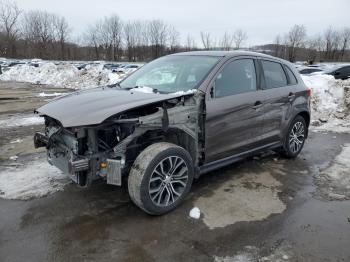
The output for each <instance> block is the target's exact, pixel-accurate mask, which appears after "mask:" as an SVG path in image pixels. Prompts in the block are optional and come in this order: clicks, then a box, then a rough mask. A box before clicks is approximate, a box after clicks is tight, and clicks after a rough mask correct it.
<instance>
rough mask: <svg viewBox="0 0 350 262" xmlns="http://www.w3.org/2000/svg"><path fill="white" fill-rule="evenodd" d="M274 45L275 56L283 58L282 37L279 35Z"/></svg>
mask: <svg viewBox="0 0 350 262" xmlns="http://www.w3.org/2000/svg"><path fill="white" fill-rule="evenodd" d="M273 44H274V56H276V57H281V55H282V54H281V51H282V45H281V35H280V34H278V35H277V36H276V37H275V40H274V42H273Z"/></svg>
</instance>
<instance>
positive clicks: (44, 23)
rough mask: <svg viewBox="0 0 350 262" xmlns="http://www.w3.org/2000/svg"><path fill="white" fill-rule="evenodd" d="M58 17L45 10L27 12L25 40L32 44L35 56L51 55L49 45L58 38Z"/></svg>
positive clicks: (46, 56)
mask: <svg viewBox="0 0 350 262" xmlns="http://www.w3.org/2000/svg"><path fill="white" fill-rule="evenodd" d="M56 18H57V16H56V15H54V14H51V13H48V12H45V11H29V12H27V13H25V16H24V25H23V34H24V37H25V40H26V41H28V42H29V43H30V45H31V46H32V49H33V50H32V51H33V52H34V55H35V56H38V57H42V58H48V57H50V54H49V53H50V51H51V50H49V46H50V45H52V44H53V43H54V42H55V41H56V40H57V39H56V35H55V20H56Z"/></svg>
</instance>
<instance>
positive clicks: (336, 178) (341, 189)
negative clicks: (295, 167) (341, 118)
mask: <svg viewBox="0 0 350 262" xmlns="http://www.w3.org/2000/svg"><path fill="white" fill-rule="evenodd" d="M316 184H317V185H318V192H317V193H318V194H319V195H321V196H322V197H325V198H326V199H329V200H347V199H350V144H345V145H344V146H343V148H342V150H341V152H340V153H339V154H338V155H337V157H336V158H335V159H334V160H333V162H332V163H331V165H330V166H329V167H328V168H326V169H325V170H323V171H321V172H320V174H319V175H318V176H317V177H316Z"/></svg>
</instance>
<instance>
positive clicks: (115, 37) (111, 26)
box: [104, 15, 123, 60]
mask: <svg viewBox="0 0 350 262" xmlns="http://www.w3.org/2000/svg"><path fill="white" fill-rule="evenodd" d="M104 28H105V31H107V32H108V33H107V34H108V39H109V41H110V43H109V48H111V50H110V56H109V57H110V59H113V60H118V59H119V56H120V49H121V43H122V28H123V24H122V21H121V19H120V18H119V16H118V15H112V16H110V17H108V18H106V19H105V22H104Z"/></svg>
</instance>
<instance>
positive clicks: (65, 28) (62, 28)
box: [54, 16, 71, 59]
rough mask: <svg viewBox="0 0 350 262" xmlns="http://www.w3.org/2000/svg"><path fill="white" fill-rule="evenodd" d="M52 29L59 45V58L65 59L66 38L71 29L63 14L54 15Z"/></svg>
mask: <svg viewBox="0 0 350 262" xmlns="http://www.w3.org/2000/svg"><path fill="white" fill-rule="evenodd" d="M54 29H55V34H56V39H57V41H58V43H59V45H60V59H65V58H66V57H65V45H66V42H67V40H68V36H69V33H70V31H71V29H70V28H69V25H68V22H67V20H66V18H64V17H63V16H55V17H54Z"/></svg>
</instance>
